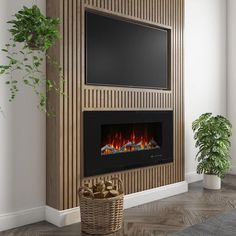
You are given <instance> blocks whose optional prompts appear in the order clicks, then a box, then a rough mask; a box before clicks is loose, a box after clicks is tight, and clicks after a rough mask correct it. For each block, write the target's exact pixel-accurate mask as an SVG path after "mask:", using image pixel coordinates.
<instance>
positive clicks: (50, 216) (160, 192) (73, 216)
mask: <svg viewBox="0 0 236 236" xmlns="http://www.w3.org/2000/svg"><path fill="white" fill-rule="evenodd" d="M187 191H188V184H187V182H186V181H183V182H179V183H175V184H170V185H166V186H162V187H159V188H154V189H149V190H146V191H142V192H138V193H133V194H129V195H126V196H125V197H124V208H125V209H127V208H130V207H134V206H138V205H142V204H145V203H148V202H152V201H156V200H160V199H163V198H166V197H170V196H174V195H177V194H180V193H184V192H187ZM45 210H46V214H45V215H46V220H47V221H48V222H50V223H52V224H54V225H56V226H58V227H63V226H66V225H70V224H74V223H77V222H80V220H81V219H80V208H79V207H76V208H72V209H68V210H64V211H58V210H56V209H54V208H51V207H48V206H46V208H45Z"/></svg>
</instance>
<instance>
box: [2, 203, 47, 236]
mask: <svg viewBox="0 0 236 236" xmlns="http://www.w3.org/2000/svg"><path fill="white" fill-rule="evenodd" d="M43 220H45V206H42V207H36V208H31V209H27V210H23V211H17V212H12V213H8V214H0V231H4V230H8V229H12V228H16V227H19V226H23V225H27V224H32V223H36V222H39V221H43Z"/></svg>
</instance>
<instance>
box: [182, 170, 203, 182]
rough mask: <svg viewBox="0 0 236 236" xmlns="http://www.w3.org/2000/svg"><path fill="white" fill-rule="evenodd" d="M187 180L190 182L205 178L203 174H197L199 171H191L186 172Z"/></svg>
mask: <svg viewBox="0 0 236 236" xmlns="http://www.w3.org/2000/svg"><path fill="white" fill-rule="evenodd" d="M185 180H186V181H187V182H188V184H191V183H194V182H197V181H201V180H203V175H202V174H201V175H199V174H197V172H195V171H194V172H189V173H186V174H185Z"/></svg>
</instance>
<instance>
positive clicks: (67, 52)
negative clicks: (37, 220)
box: [47, 0, 184, 210]
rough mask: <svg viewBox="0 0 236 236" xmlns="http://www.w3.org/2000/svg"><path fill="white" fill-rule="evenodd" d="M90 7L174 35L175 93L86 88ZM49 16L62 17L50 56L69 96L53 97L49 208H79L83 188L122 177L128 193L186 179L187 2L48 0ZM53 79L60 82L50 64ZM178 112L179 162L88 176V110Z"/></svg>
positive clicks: (176, 144) (49, 126)
mask: <svg viewBox="0 0 236 236" xmlns="http://www.w3.org/2000/svg"><path fill="white" fill-rule="evenodd" d="M85 9H89V10H93V11H98V12H103V13H104V14H111V15H113V16H116V17H122V18H126V19H128V20H130V21H137V22H141V23H144V24H148V25H154V26H161V27H166V28H168V29H169V30H170V31H171V85H170V87H171V90H167V91H162V90H155V89H140V88H122V87H107V86H91V85H86V84H85V73H84V72H85V61H84V53H85V52H84V13H85ZM47 14H48V15H49V16H57V17H59V18H60V19H61V23H62V24H61V28H60V30H61V34H62V36H63V37H62V40H60V42H58V43H57V45H55V47H54V48H53V49H52V50H51V51H50V54H51V55H52V56H54V57H55V58H57V59H58V61H59V62H60V64H61V66H62V68H63V74H64V78H65V85H64V89H65V92H66V96H65V97H59V96H55V95H50V96H49V103H50V104H51V105H53V107H54V108H55V111H56V117H54V118H48V119H47V205H49V206H51V207H54V208H56V209H60V210H63V209H68V208H72V207H76V206H78V205H79V203H78V196H77V189H78V187H79V186H80V185H81V184H84V183H94V182H96V181H97V180H98V179H101V178H105V179H109V178H111V177H113V176H119V177H120V178H121V179H123V181H124V183H125V193H126V194H129V193H134V192H137V191H143V190H146V189H150V188H155V187H158V186H163V185H167V184H171V183H175V182H179V181H183V180H184V144H183V143H184V139H183V135H184V130H183V128H184V127H183V122H184V120H183V119H184V116H183V115H184V113H183V25H184V0H47ZM47 76H48V78H49V79H53V80H57V76H56V71H55V69H54V68H53V67H52V66H50V65H49V64H48V65H47ZM94 110H96V111H104V110H113V111H114V110H117V111H121V110H173V111H174V112H173V114H174V162H173V163H170V164H165V165H159V166H152V167H147V168H140V169H135V170H128V171H123V172H117V173H113V174H107V175H103V176H96V177H91V178H83V176H82V171H81V170H82V167H83V135H82V134H83V111H94Z"/></svg>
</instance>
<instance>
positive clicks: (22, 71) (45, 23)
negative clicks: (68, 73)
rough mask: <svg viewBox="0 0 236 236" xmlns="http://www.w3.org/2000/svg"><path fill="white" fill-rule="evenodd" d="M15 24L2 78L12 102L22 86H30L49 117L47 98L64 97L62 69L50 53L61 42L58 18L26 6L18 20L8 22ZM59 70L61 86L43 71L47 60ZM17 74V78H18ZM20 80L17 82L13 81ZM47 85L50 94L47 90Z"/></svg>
mask: <svg viewBox="0 0 236 236" xmlns="http://www.w3.org/2000/svg"><path fill="white" fill-rule="evenodd" d="M7 23H8V24H10V25H11V27H10V29H9V31H10V33H11V36H12V37H11V39H10V41H9V43H7V44H6V45H5V48H3V49H2V52H3V53H5V54H6V58H7V59H8V63H7V64H5V65H0V75H7V78H6V81H5V82H6V84H7V85H8V86H9V90H10V93H11V95H10V99H9V101H12V100H14V98H15V96H16V94H17V92H18V91H19V84H20V83H23V84H24V85H26V86H30V87H31V88H32V89H33V91H34V92H35V94H36V95H37V96H38V97H39V108H40V109H41V110H43V111H45V112H46V113H47V114H49V113H50V111H49V110H48V109H47V108H46V104H47V96H46V94H47V93H48V92H50V91H55V92H57V93H59V94H63V92H62V87H63V79H62V75H61V68H60V66H59V65H58V63H57V62H56V61H55V60H54V59H52V58H51V57H50V56H49V55H48V54H47V50H48V49H49V48H50V47H51V46H52V45H53V44H54V43H55V42H56V41H57V40H58V39H60V33H59V30H58V26H59V24H60V21H59V19H58V18H51V17H46V16H44V15H43V14H42V13H41V11H40V9H39V8H38V7H37V6H36V5H33V6H32V7H31V8H27V7H25V6H24V7H23V9H21V10H20V11H18V12H17V13H16V14H15V15H14V19H12V20H11V21H8V22H7ZM46 58H47V59H48V62H49V63H52V64H53V65H54V66H55V67H56V68H57V70H58V76H59V77H60V78H59V81H60V83H59V84H57V83H56V82H55V81H52V80H49V79H47V78H46V75H45V73H44V72H43V71H42V69H41V68H42V66H43V65H44V64H45V59H46ZM16 73H17V76H14V75H15V74H16ZM13 78H17V79H13ZM45 86H46V93H45V90H44V89H43V88H44V87H45Z"/></svg>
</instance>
